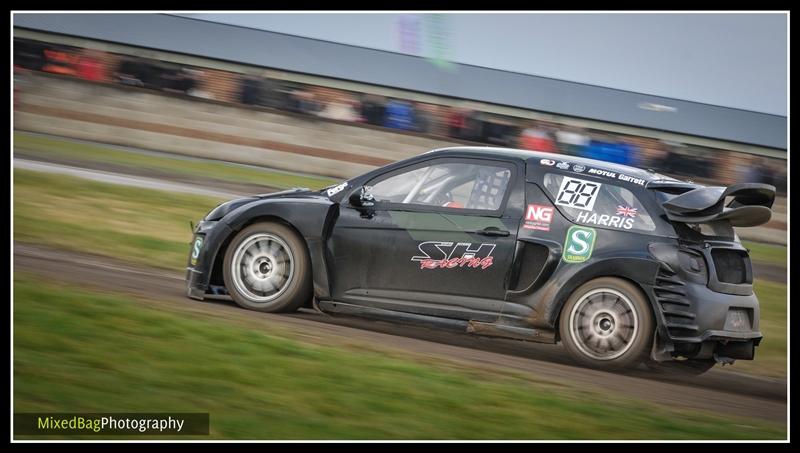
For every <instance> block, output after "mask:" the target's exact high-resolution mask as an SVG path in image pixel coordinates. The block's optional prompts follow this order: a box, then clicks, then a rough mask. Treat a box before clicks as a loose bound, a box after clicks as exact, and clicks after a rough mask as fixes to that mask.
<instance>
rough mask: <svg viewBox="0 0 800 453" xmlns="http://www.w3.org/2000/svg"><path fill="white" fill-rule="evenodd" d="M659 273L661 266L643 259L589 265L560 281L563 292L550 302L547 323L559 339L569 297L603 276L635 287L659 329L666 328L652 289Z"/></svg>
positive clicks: (619, 259)
mask: <svg viewBox="0 0 800 453" xmlns="http://www.w3.org/2000/svg"><path fill="white" fill-rule="evenodd" d="M657 271H658V263H656V262H654V261H652V260H648V259H642V258H615V259H608V260H603V261H600V262H596V263H593V264H592V265H589V266H586V267H584V268H582V269H580V270H578V271H576V272H575V273H573V274H572V275H571V276H570V277H569V278H568V279H567V280H566V281H564V282H559V283H558V285H559V286H560V289H559V290H558V291H557V292H556V295H555V297H554V298H553V299H552V300H551V302H550V304H549V305H550V306H549V307H548V308H549V309H548V310H547V313H548V314H549V316H548V324H550V325H551V326H553V328H554V329H555V338H556V340H557V341H558V340H560V332H559V322H560V319H561V312H562V311H563V308H564V305H566V303H567V300H569V298H570V296H572V294H573V293H574V292H575V291H576V290H577V289H578V288H580V287H581V286H583V285H584V284H586V283H588V282H590V281H592V280H595V279H598V278H603V277H611V278H617V279H620V280H623V281H626V282H628V283H630V284H632V285H633V286H634V287H635V288H636V289H638V290H639V291H640V292H641V293H642V295H643V296H644V297H645V299H646V300H647V301H648V303H649V306H650V310H651V312H652V314H653V319H654V321H655V324H656V329H657V330H658V329H660V328H661V326H662V325H663V322H662V319H661V316H660V310H659V309H658V304H657V301H656V300H655V297H654V295H653V292H652V290H651V288H652V283H653V282H654V281H655V276H656V273H657Z"/></svg>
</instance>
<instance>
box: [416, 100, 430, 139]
mask: <svg viewBox="0 0 800 453" xmlns="http://www.w3.org/2000/svg"><path fill="white" fill-rule="evenodd" d="M430 129H431V118H430V115H429V113H428V109H427V106H426V105H425V104H422V103H419V102H414V130H415V131H417V132H422V133H427V132H429V131H430Z"/></svg>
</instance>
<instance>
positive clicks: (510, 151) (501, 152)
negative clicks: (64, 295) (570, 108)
mask: <svg viewBox="0 0 800 453" xmlns="http://www.w3.org/2000/svg"><path fill="white" fill-rule="evenodd" d="M425 154H427V155H430V154H436V155H439V154H441V155H443V156H464V155H473V156H475V157H497V156H503V157H506V158H513V159H520V160H523V161H525V162H535V163H538V162H539V161H541V160H542V159H549V160H553V161H556V162H568V163H570V164H579V165H584V166H586V167H594V168H598V169H601V170H607V171H613V172H617V173H624V174H626V175H629V176H632V177H636V178H642V179H644V180H645V181H655V180H669V181H677V180H676V179H674V178H671V177H669V176H665V175H662V174H659V173H656V172H652V171H648V170H642V169H641V168H637V167H631V166H629V165H622V164H615V163H612V162H605V161H602V160H596V159H587V158H584V157H576V156H566V155H562V154H557V153H547V152H539V151H528V150H525V149H514V148H499V147H493V146H453V147H448V148H438V149H434V150H432V151H428V152H427V153H425Z"/></svg>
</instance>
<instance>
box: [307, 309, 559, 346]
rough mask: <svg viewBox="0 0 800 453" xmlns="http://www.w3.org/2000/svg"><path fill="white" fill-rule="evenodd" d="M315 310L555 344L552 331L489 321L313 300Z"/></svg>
mask: <svg viewBox="0 0 800 453" xmlns="http://www.w3.org/2000/svg"><path fill="white" fill-rule="evenodd" d="M317 307H319V309H320V310H321V311H323V312H325V313H337V314H344V315H352V316H360V317H365V318H371V319H380V320H385V321H391V322H399V323H409V324H415V325H426V326H432V327H437V328H443V329H447V330H452V331H455V332H466V333H472V334H475V335H482V336H489V337H502V338H511V339H515V340H527V341H535V342H538V343H555V334H554V332H552V331H544V330H538V329H528V328H524V327H516V326H509V325H505V324H497V323H489V322H480V321H464V320H460V319H449V318H440V317H436V316H428V315H419V314H415V313H406V312H400V311H394V310H386V309H383V308H373V307H364V306H361V305H353V304H348V303H344V302H335V301H330V300H320V301H317Z"/></svg>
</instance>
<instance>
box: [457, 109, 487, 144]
mask: <svg viewBox="0 0 800 453" xmlns="http://www.w3.org/2000/svg"><path fill="white" fill-rule="evenodd" d="M481 117H482V115H481V113H480V112H477V111H475V110H470V111H468V112H467V114H466V115H465V117H464V127H463V128H462V129H461V138H462V139H464V140H471V141H476V142H477V141H480V140H481V137H482V136H483V119H482V118H481Z"/></svg>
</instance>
